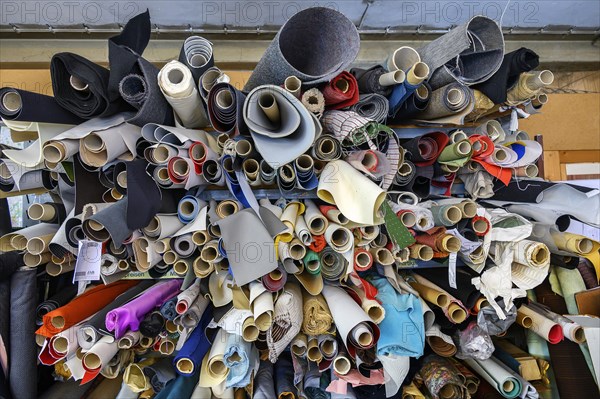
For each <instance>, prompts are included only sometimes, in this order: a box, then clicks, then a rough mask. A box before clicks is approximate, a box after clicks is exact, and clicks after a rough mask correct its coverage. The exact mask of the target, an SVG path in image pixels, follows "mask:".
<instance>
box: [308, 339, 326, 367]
mask: <svg viewBox="0 0 600 399" xmlns="http://www.w3.org/2000/svg"><path fill="white" fill-rule="evenodd" d="M306 357H307V358H308V360H310V361H311V362H315V363H320V362H321V360H323V354H322V353H321V350H320V349H319V341H318V340H317V339H316V338H311V339H309V340H308V344H307V349H306Z"/></svg>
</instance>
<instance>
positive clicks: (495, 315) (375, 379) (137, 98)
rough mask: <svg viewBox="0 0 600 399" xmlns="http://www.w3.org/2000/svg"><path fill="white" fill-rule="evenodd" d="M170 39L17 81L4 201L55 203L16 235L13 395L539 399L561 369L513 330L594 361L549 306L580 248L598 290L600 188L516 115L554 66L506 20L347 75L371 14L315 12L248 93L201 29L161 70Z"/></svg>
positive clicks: (8, 300) (288, 34) (3, 104)
mask: <svg viewBox="0 0 600 399" xmlns="http://www.w3.org/2000/svg"><path fill="white" fill-rule="evenodd" d="M150 26H151V25H150V16H149V14H148V12H146V13H143V14H140V15H138V16H136V17H134V18H133V19H131V20H130V21H129V23H128V24H127V25H126V26H125V27H124V28H123V30H122V33H121V34H120V35H118V36H115V37H113V38H111V39H109V41H108V54H109V64H110V68H109V69H106V68H104V67H102V66H100V65H97V64H94V63H92V62H91V61H89V60H86V59H85V58H83V57H81V56H79V55H77V54H71V53H59V54H56V55H54V57H52V60H51V67H50V70H51V76H52V87H53V91H54V97H50V96H45V95H42V94H37V93H32V92H27V91H24V90H21V89H16V88H8V87H6V88H2V89H0V115H1V117H2V120H3V122H4V123H5V124H6V126H8V127H9V128H10V129H11V130H12V131H13V137H15V138H18V137H19V135H24V133H23V132H32V131H33V132H35V134H36V137H37V139H36V140H35V141H33V142H32V143H31V144H30V145H29V146H28V147H27V148H25V149H10V148H3V149H2V152H1V158H0V190H2V192H3V196H16V195H27V194H32V193H40V192H46V191H47V192H50V193H51V198H52V201H50V202H36V203H33V204H31V205H30V206H29V208H28V209H27V215H28V217H29V218H30V219H31V220H32V221H34V222H33V223H32V224H30V225H29V226H28V227H25V228H22V229H19V230H15V231H10V229H3V230H4V231H3V232H2V233H3V235H2V236H1V237H0V251H1V253H0V260H1V265H2V275H1V276H0V277H1V279H2V282H1V284H2V288H0V292H2V295H1V297H2V299H1V300H2V307H1V309H2V314H0V320H2V323H1V324H2V331H1V332H0V333H1V335H2V342H3V345H4V346H5V347H6V349H7V351H6V352H7V354H8V356H7V359H8V361H7V363H6V362H3V363H2V366H3V371H4V381H5V382H6V381H7V384H8V387H9V390H10V392H11V394H12V396H13V397H15V398H31V397H36V396H37V395H38V391H37V386H36V383H35V380H36V376H37V375H38V370H36V364H37V362H38V361H39V363H40V364H41V365H43V366H41V369H42V370H41V371H39V374H40V375H44V376H45V377H44V378H40V383H39V385H40V387H43V389H44V390H46V389H48V391H47V392H46V395H47V396H45V397H66V396H65V395H67V396H68V395H75V396H78V395H82V396H83V395H84V394H85V395H87V394H90V393H91V392H93V391H95V392H96V395H101V396H102V397H117V398H138V397H139V398H150V397H155V398H211V397H217V398H234V397H235V398H236V399H237V398H256V399H272V398H279V399H284V398H285V399H291V398H309V399H312V398H385V397H394V398H406V399H408V398H425V397H432V398H439V397H441V398H445V399H452V398H456V399H458V398H469V397H477V395H478V388H479V386H480V385H481V387H482V389H484V390H485V389H487V388H486V387H488V388H489V387H490V386H491V389H492V390H495V391H497V392H498V393H499V394H500V395H502V396H503V397H506V398H516V397H521V398H537V397H538V396H537V395H538V392H537V390H542V389H548V385H544V381H546V382H547V381H548V380H549V378H550V377H546V376H545V377H544V378H542V376H541V375H539V376H538V378H537V380H536V379H527V378H529V377H527V378H525V377H526V376H523V375H522V374H521V373H520V371H519V370H520V369H519V367H518V366H517V367H516V368H515V367H514V362H515V361H516V360H515V357H514V356H513V355H511V354H507V353H506V352H505V351H504V350H503V349H501V348H502V346H500V345H499V344H498V343H497V340H498V339H500V338H499V337H504V338H503V339H504V340H508V339H509V338H508V337H513V338H514V336H515V334H516V335H518V334H520V335H521V336H523V337H524V336H525V334H529V335H530V336H535V337H538V338H539V340H541V341H542V343H541V344H540V343H539V342H538V344H539V345H540V346H545V342H546V341H547V342H548V343H549V344H551V345H560V344H561V343H563V341H564V340H570V341H572V342H575V343H577V344H580V345H582V348H584V349H583V350H584V351H585V350H586V348H587V347H586V346H585V340H586V339H585V331H584V330H583V328H582V326H580V325H579V324H578V323H576V322H574V321H573V320H572V319H570V318H569V317H568V316H564V315H563V314H560V312H559V313H557V312H556V311H553V310H552V309H550V308H549V307H548V306H545V305H544V304H542V303H538V302H536V301H535V299H534V298H533V297H531V296H530V297H529V298H528V297H527V293H528V290H533V289H534V288H536V287H538V286H540V285H541V284H543V283H544V282H545V281H546V280H547V278H548V275H549V274H551V272H552V273H554V274H555V275H556V274H558V275H560V273H562V272H560V271H558V272H557V271H555V269H561V270H562V269H565V270H567V269H570V270H569V271H575V272H577V273H579V271H578V269H576V267H577V266H578V263H579V260H580V259H587V260H589V262H590V264H591V266H592V267H589V266H587V268H586V273H587V275H591V276H588V280H590V279H591V281H592V283H590V284H593V283H596V284H597V282H598V281H597V277H598V276H599V275H600V273H599V272H600V253H599V249H600V243H598V242H597V241H594V240H592V239H591V238H588V237H584V236H581V235H577V234H574V233H570V232H568V231H567V229H568V227H569V224H570V221H571V220H572V219H577V220H578V221H580V222H583V223H586V224H588V225H591V226H595V227H598V220H597V215H598V214H599V212H600V210H599V209H598V207H599V201H598V198H599V197H598V196H599V194H598V192H597V191H593V190H592V189H588V188H585V187H580V186H574V185H570V184H564V183H551V182H547V181H544V180H543V179H541V178H539V177H537V176H538V168H537V166H536V162H537V160H538V159H539V158H540V157H541V156H542V146H541V145H540V144H539V143H538V142H537V141H535V140H532V139H531V137H530V136H529V135H528V134H527V133H526V132H523V131H519V130H518V119H519V117H522V116H523V115H525V114H526V113H527V114H533V113H539V109H540V108H541V107H542V106H543V104H544V103H545V102H546V101H547V97H546V94H545V93H544V88H545V87H547V86H548V85H550V84H551V83H552V80H553V76H552V73H551V72H550V71H536V70H534V69H535V68H536V67H537V66H538V57H537V55H536V54H535V53H534V52H533V51H532V50H529V49H524V48H523V49H519V50H517V51H514V52H512V53H508V54H505V52H504V40H503V36H502V32H501V29H500V28H499V26H498V25H497V24H496V23H495V22H494V21H492V20H490V19H488V18H486V17H482V16H477V17H474V18H472V19H471V20H470V21H468V22H467V23H465V24H462V25H460V26H458V27H456V28H455V29H453V30H451V31H450V32H449V33H447V34H446V35H443V36H441V37H440V38H438V39H436V40H434V41H433V42H431V43H429V44H428V45H426V46H424V47H422V48H419V49H413V48H410V47H401V48H399V49H397V50H396V51H394V52H393V53H392V54H390V55H389V58H387V59H385V60H381V61H382V62H381V64H380V65H375V66H373V67H371V68H368V69H360V68H351V69H350V67H351V64H352V63H353V61H354V59H355V58H356V56H357V54H358V49H359V45H360V39H359V35H358V32H357V30H356V28H355V26H354V24H353V23H352V22H351V21H349V20H348V19H347V18H346V17H345V16H344V15H343V14H341V13H339V12H337V11H334V10H332V9H329V8H318V7H317V8H308V9H306V10H304V11H301V12H299V13H297V14H296V15H294V16H293V17H292V18H290V19H289V20H288V21H287V22H286V23H285V25H284V26H283V27H281V30H280V31H279V33H278V34H277V36H276V37H275V39H274V40H273V42H272V43H271V45H270V46H269V47H268V48H267V50H266V52H265V54H264V56H263V58H262V59H261V60H260V62H259V63H258V65H257V66H256V68H255V69H254V71H253V72H252V74H251V75H250V77H249V79H248V80H247V83H246V85H245V87H244V88H243V89H241V88H237V87H234V86H233V85H231V84H230V83H229V82H230V79H229V77H228V76H227V73H225V72H223V71H221V70H220V69H219V68H218V67H216V66H215V60H214V57H213V48H212V44H211V43H210V42H209V41H208V40H206V39H204V38H202V37H199V36H191V37H189V38H188V39H187V40H185V42H184V43H183V45H182V47H181V52H180V56H179V58H178V59H177V60H171V61H169V62H168V63H166V65H164V66H163V67H162V68H158V67H157V66H155V65H153V64H152V63H150V62H148V61H147V60H146V59H145V58H143V56H142V54H143V52H144V49H145V48H146V46H147V44H148V41H149V38H150ZM327 37H336V38H337V40H323V38H327ZM408 125H411V126H412V128H411V129H410V132H413V133H408V130H406V129H402V126H408ZM399 126H400V127H399ZM415 131H418V132H419V133H418V134H414V132H415ZM27 134H28V136H29V137H30V136H31V135H30V134H29V133H27ZM565 198H568V201H566V200H565ZM40 276H43V278H42V277H40ZM36 285H39V287H38V288H39V289H36ZM584 289H585V286H584ZM530 292H532V291H530ZM573 294H574V292H569V293H567V292H566V291H565V292H564V295H565V296H567V295H571V296H573ZM569 312H570V313H571V314H576V313H578V312H577V309H576V308H575V309H569ZM511 326H512V327H511ZM509 327H511V328H510V331H509ZM514 330H516V333H515V332H514ZM492 337H493V339H492ZM531 340H535V338H531ZM513 341H514V339H513ZM522 341H524V339H523V340H522ZM516 342H517V343H518V342H519V341H518V339H517V340H516ZM525 348H526V349H527V347H526V346H525ZM530 349H531V348H530ZM531 350H532V351H533V349H531ZM532 353H533V352H532ZM36 358H37V359H36ZM540 359H541V355H540ZM534 363H535V362H534ZM536 365H537V363H536ZM536 367H537V366H536ZM50 371H52V377H50V375H49V372H50ZM580 371H581V372H582V373H589V371H588V369H587V368H586V369H585V370H580ZM538 374H539V373H538ZM49 379H50V380H55V381H57V382H56V383H55V384H54V385H52V386H51V387H49V386H50V384H49ZM554 383H555V382H552V383H551V384H554ZM65 387H66V388H65ZM40 389H41V388H40ZM41 393H42V392H41V390H40V392H39V394H40V395H41ZM60 395H63V396H60ZM69 397H70V396H69ZM96 397H98V396H96Z"/></svg>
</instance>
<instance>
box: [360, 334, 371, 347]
mask: <svg viewBox="0 0 600 399" xmlns="http://www.w3.org/2000/svg"><path fill="white" fill-rule="evenodd" d="M358 343H359V344H360V345H361V346H363V347H366V346H369V345H371V344H372V343H373V334H371V333H370V332H368V331H363V332H361V333H360V335H359V336H358Z"/></svg>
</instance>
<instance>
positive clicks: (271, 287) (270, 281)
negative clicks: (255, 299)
mask: <svg viewBox="0 0 600 399" xmlns="http://www.w3.org/2000/svg"><path fill="white" fill-rule="evenodd" d="M261 281H262V283H263V285H264V286H265V288H266V289H267V290H268V291H271V292H278V291H280V290H281V289H283V287H284V285H285V283H286V282H287V272H286V271H285V269H284V268H282V267H279V268H277V269H275V270H273V271H272V272H271V273H269V274H267V275H265V276H263V278H262V279H261Z"/></svg>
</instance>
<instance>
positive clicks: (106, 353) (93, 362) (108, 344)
mask: <svg viewBox="0 0 600 399" xmlns="http://www.w3.org/2000/svg"><path fill="white" fill-rule="evenodd" d="M118 351H119V347H118V346H117V341H115V338H114V337H112V336H110V335H104V336H102V338H100V339H99V340H98V342H96V343H95V344H94V346H92V347H91V349H90V350H89V351H87V352H86V353H85V354H84V355H83V359H82V361H83V366H84V367H85V368H86V369H88V370H90V371H92V370H101V369H102V368H103V367H105V366H106V365H107V364H108V363H109V361H110V360H111V359H112V358H113V357H114V356H115V355H116V354H117V352H118Z"/></svg>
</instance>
